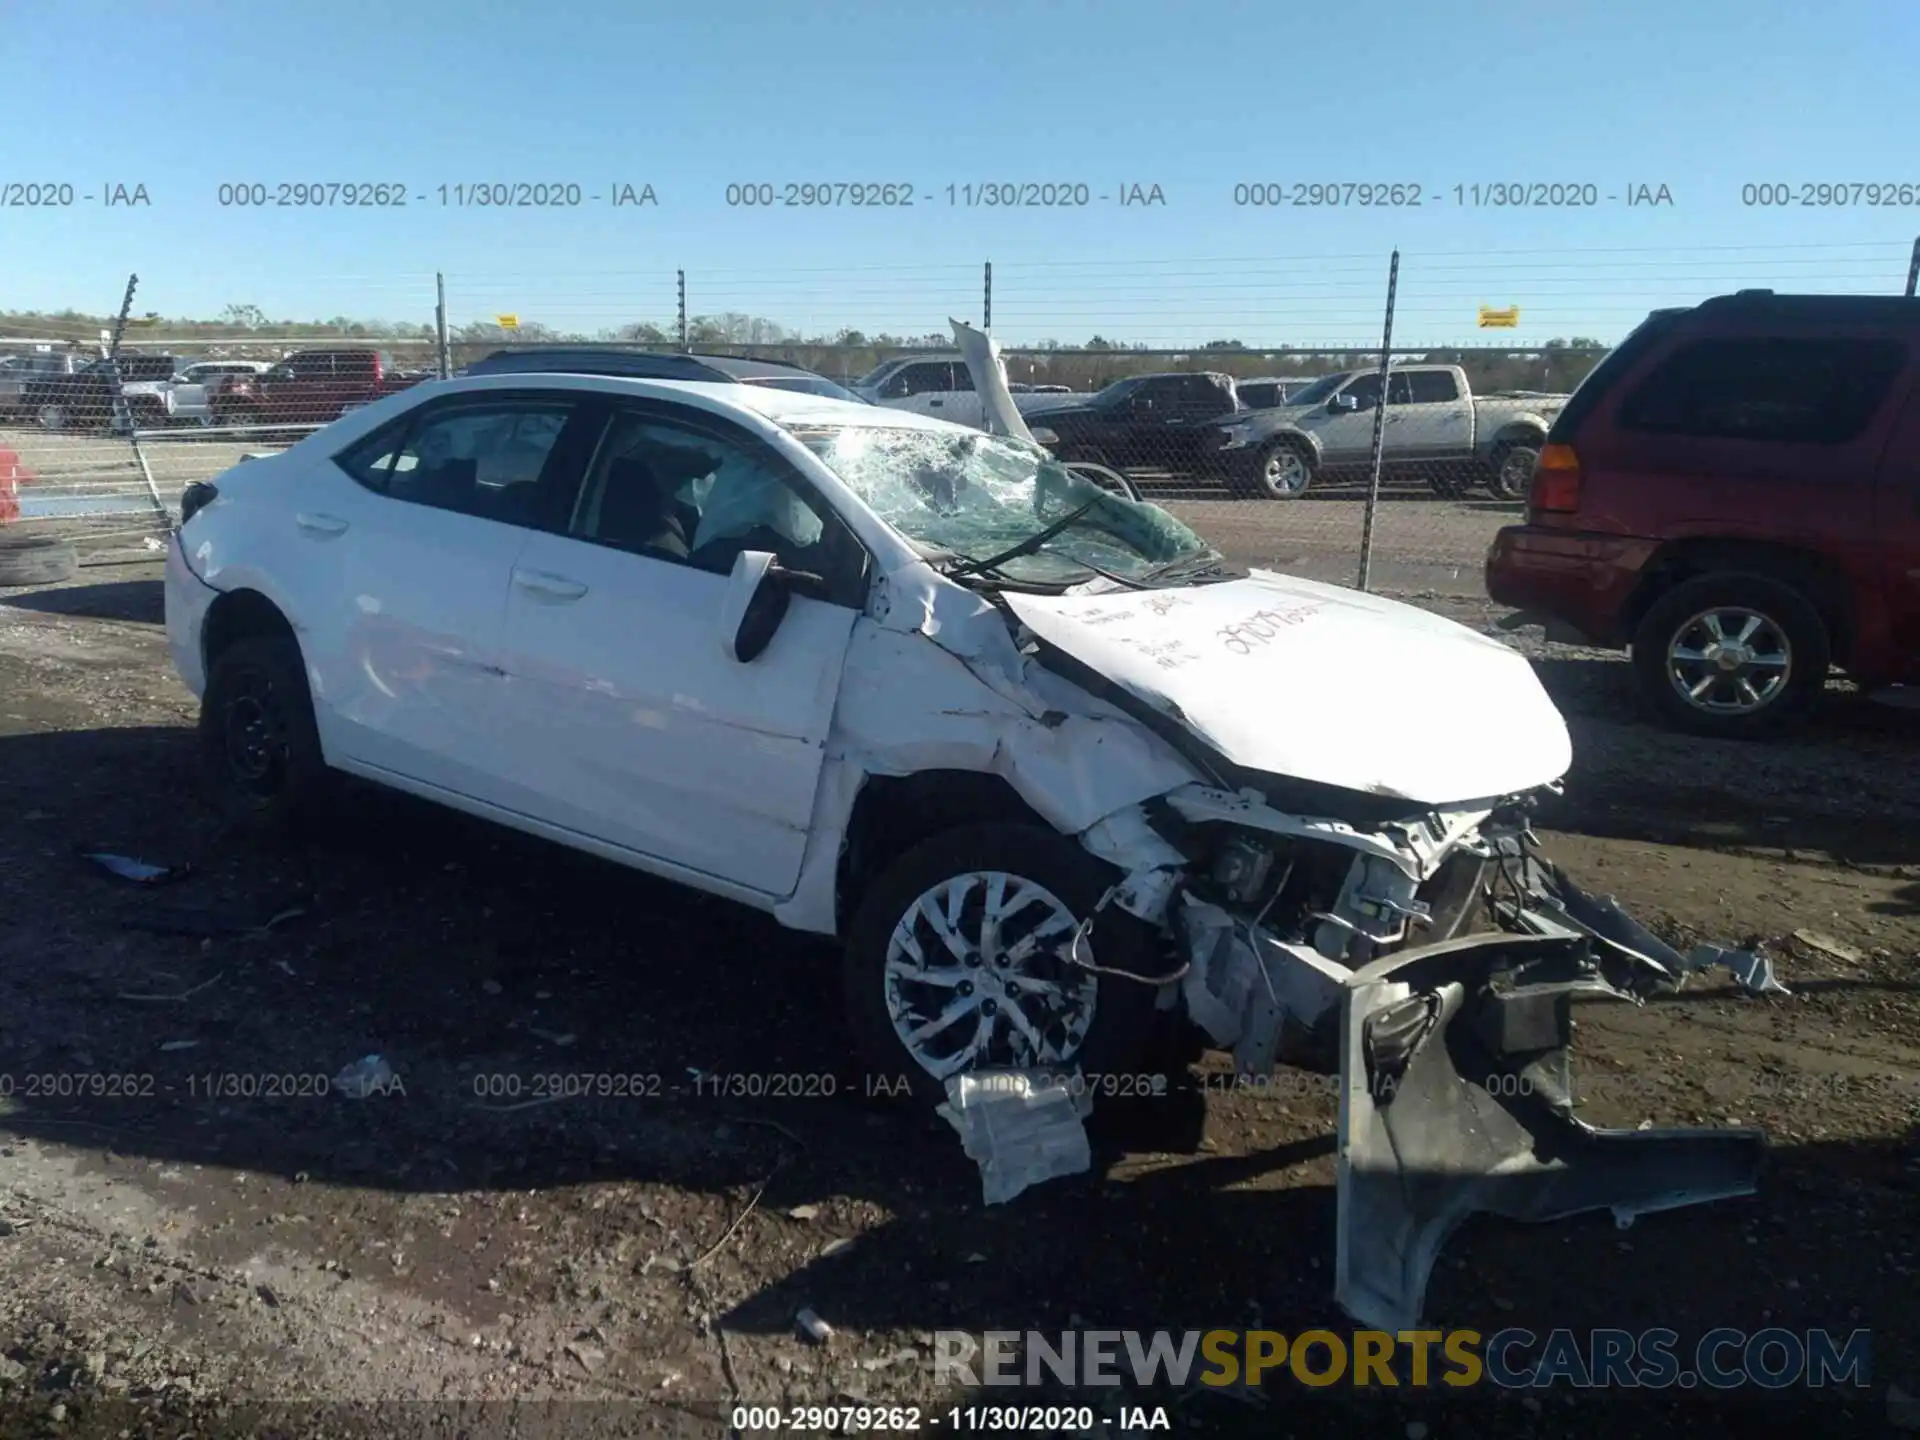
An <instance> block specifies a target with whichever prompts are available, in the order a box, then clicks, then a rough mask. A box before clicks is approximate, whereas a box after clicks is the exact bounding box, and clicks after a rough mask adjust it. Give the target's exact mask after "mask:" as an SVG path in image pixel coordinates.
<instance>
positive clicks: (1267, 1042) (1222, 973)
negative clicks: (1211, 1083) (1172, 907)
mask: <svg viewBox="0 0 1920 1440" xmlns="http://www.w3.org/2000/svg"><path fill="white" fill-rule="evenodd" d="M1179 920H1180V925H1181V928H1182V930H1183V932H1184V939H1185V946H1184V948H1185V950H1186V953H1187V955H1188V957H1189V968H1188V970H1187V973H1186V974H1185V975H1184V976H1183V977H1182V979H1181V988H1180V993H1181V998H1182V999H1183V1000H1184V1001H1185V1002H1186V1007H1187V1015H1188V1017H1189V1018H1190V1019H1192V1020H1193V1021H1194V1023H1195V1024H1197V1025H1199V1026H1200V1028H1201V1029H1202V1030H1204V1031H1206V1033H1207V1036H1208V1038H1209V1039H1211V1040H1212V1041H1213V1043H1214V1044H1215V1045H1218V1046H1219V1047H1220V1048H1221V1049H1223V1050H1228V1051H1231V1052H1232V1054H1233V1060H1234V1068H1235V1070H1236V1071H1238V1072H1239V1073H1241V1074H1243V1075H1262V1076H1264V1075H1270V1074H1272V1073H1273V1068H1274V1066H1275V1065H1276V1064H1278V1063H1279V1061H1280V1059H1281V1046H1282V1044H1283V1042H1284V1041H1285V1040H1286V1039H1287V1038H1288V1037H1289V1036H1290V1035H1291V1036H1298V1037H1303V1038H1305V1037H1311V1036H1312V1035H1314V1034H1315V1033H1316V1032H1318V1031H1320V1030H1322V1029H1323V1028H1324V1026H1325V1024H1326V1023H1327V1022H1328V1021H1329V1020H1330V1019H1331V1018H1332V1017H1333V1015H1334V1014H1335V1011H1336V1007H1337V1006H1338V1004H1339V1002H1340V999H1341V997H1342V994H1343V991H1344V986H1345V984H1346V981H1347V977H1348V974H1349V972H1348V970H1347V968H1346V967H1345V966H1344V965H1341V964H1340V963H1338V962H1337V961H1332V960H1327V959H1325V958H1324V957H1322V956H1320V955H1317V954H1315V953H1314V952H1313V951H1312V950H1310V949H1308V948H1307V947H1305V946H1303V945H1291V944H1287V943H1285V942H1283V941H1280V940H1276V939H1274V938H1273V937H1272V936H1270V935H1268V934H1266V933H1265V932H1263V931H1261V930H1259V929H1257V928H1256V927H1254V926H1252V925H1249V924H1248V923H1247V922H1245V921H1243V920H1239V919H1236V918H1235V917H1234V916H1232V915H1230V914H1228V913H1227V912H1226V911H1225V910H1223V909H1221V908H1220V907H1219V906H1217V905H1213V904H1209V903H1207V902H1206V901H1203V900H1196V899H1194V898H1193V897H1192V896H1190V895H1189V896H1185V897H1183V899H1182V903H1181V906H1180V910H1179ZM1288 1058H1289V1059H1298V1060H1305V1059H1306V1058H1307V1056H1306V1055H1305V1054H1293V1055H1289V1056H1288Z"/></svg>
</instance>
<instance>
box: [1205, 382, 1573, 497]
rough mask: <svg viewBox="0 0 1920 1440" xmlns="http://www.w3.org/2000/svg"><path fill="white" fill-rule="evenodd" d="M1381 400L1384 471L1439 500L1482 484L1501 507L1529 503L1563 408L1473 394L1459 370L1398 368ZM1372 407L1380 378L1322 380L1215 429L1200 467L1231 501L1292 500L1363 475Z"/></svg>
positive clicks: (1533, 397) (1512, 396)
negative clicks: (1550, 430) (1415, 480)
mask: <svg viewBox="0 0 1920 1440" xmlns="http://www.w3.org/2000/svg"><path fill="white" fill-rule="evenodd" d="M1386 400H1387V404H1386V416H1385V425H1384V427H1383V429H1382V431H1381V464H1382V468H1383V469H1384V470H1386V471H1389V472H1395V473H1398V474H1406V473H1407V472H1409V471H1412V472H1415V473H1417V474H1418V475H1419V476H1420V478H1422V479H1424V480H1426V481H1427V482H1428V483H1429V484H1430V485H1431V486H1432V487H1433V489H1434V490H1435V491H1437V492H1438V493H1440V494H1442V495H1458V494H1460V493H1462V492H1463V491H1465V490H1466V489H1467V488H1468V487H1469V486H1471V485H1473V484H1476V483H1484V484H1486V486H1487V487H1488V488H1489V489H1490V490H1492V492H1493V493H1494V494H1495V495H1496V496H1498V497H1499V498H1501V499H1504V500H1517V499H1521V498H1523V497H1524V496H1525V495H1526V493H1527V486H1528V484H1529V483H1530V482H1531V480H1532V477H1533V465H1534V461H1535V460H1536V459H1538V458H1539V453H1540V447H1541V446H1542V445H1543V444H1545V443H1546V438H1547V427H1548V426H1550V425H1551V424H1552V423H1553V419H1554V417H1555V416H1556V415H1558V414H1559V413H1560V411H1561V410H1562V409H1563V408H1564V407H1565V405H1566V403H1567V397H1566V396H1564V395H1540V394H1534V393H1519V392H1507V391H1503V392H1495V393H1492V394H1487V395H1475V394H1473V393H1472V391H1471V389H1470V388H1469V387H1468V384H1467V376H1466V372H1465V371H1463V370H1462V369H1461V368H1460V367H1459V366H1458V365H1397V366H1395V367H1393V368H1392V369H1391V370H1389V371H1388V372H1387V386H1386ZM1379 403H1380V372H1379V371H1378V370H1343V371H1341V372H1340V373H1339V374H1336V375H1323V376H1321V377H1320V379H1318V380H1316V381H1314V383H1313V384H1311V385H1309V386H1308V387H1307V388H1306V389H1304V390H1302V391H1300V392H1298V393H1297V394H1295V395H1294V396H1293V397H1292V398H1291V399H1290V400H1289V401H1288V402H1287V403H1286V404H1285V405H1282V406H1279V407H1277V408H1275V409H1271V410H1260V411H1256V412H1254V413H1253V414H1250V415H1236V416H1234V417H1233V418H1232V419H1230V420H1229V421H1227V422H1226V423H1225V424H1223V425H1221V426H1219V427H1218V429H1217V430H1216V431H1215V433H1214V436H1213V442H1212V444H1211V446H1210V447H1209V448H1208V450H1207V452H1206V468H1207V469H1208V470H1209V471H1211V472H1213V473H1215V474H1218V475H1220V476H1221V477H1222V478H1223V479H1225V481H1226V483H1227V485H1228V487H1229V488H1230V489H1232V490H1233V491H1234V492H1235V493H1236V494H1240V495H1245V496H1248V497H1251V498H1259V497H1265V498H1268V499H1272V500H1291V499H1293V498H1294V497H1295V496H1297V495H1303V494H1305V493H1306V491H1307V490H1308V489H1309V488H1310V487H1311V486H1312V485H1313V483H1314V481H1315V480H1316V479H1318V478H1319V477H1321V476H1323V475H1328V474H1338V473H1340V472H1348V473H1353V472H1360V471H1364V470H1365V469H1366V467H1367V466H1368V464H1369V462H1370V460H1371V457H1372V447H1373V426H1374V418H1375V417H1374V411H1375V410H1376V409H1377V408H1378V406H1379Z"/></svg>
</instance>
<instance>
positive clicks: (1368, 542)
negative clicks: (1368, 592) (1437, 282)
mask: <svg viewBox="0 0 1920 1440" xmlns="http://www.w3.org/2000/svg"><path fill="white" fill-rule="evenodd" d="M1399 283H1400V252H1399V251H1398V250H1395V251H1394V252H1393V259H1392V260H1390V261H1389V262H1388V264H1387V319H1386V324H1385V326H1384V328H1383V329H1382V330H1381V332H1380V398H1379V399H1377V400H1376V401H1374V403H1373V453H1372V463H1371V466H1370V467H1369V473H1368V476H1367V516H1366V520H1365V521H1364V522H1363V523H1362V525H1361V527H1360V588H1361V589H1362V590H1365V589H1367V588H1368V587H1369V586H1370V585H1371V583H1372V581H1373V521H1374V516H1375V514H1376V513H1377V512H1378V511H1379V509H1380V456H1381V452H1382V450H1383V449H1385V439H1386V427H1387V371H1388V369H1389V368H1390V367H1391V366H1392V364H1393V296H1394V291H1395V290H1396V289H1397V288H1398V286H1399Z"/></svg>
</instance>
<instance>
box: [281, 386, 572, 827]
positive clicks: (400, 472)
mask: <svg viewBox="0 0 1920 1440" xmlns="http://www.w3.org/2000/svg"><path fill="white" fill-rule="evenodd" d="M578 410H579V407H578V406H577V405H576V404H575V402H574V400H573V399H572V398H571V397H570V396H568V395H566V394H564V393H560V392H554V391H547V392H526V393H520V392H507V393H504V394H503V393H500V392H489V393H487V394H485V395H482V396H460V397H454V398H451V399H447V400H442V401H437V402H434V403H431V404H428V405H423V406H421V407H419V408H418V409H416V410H414V411H412V412H410V413H409V415H407V416H406V417H403V418H402V419H399V420H396V421H395V422H394V423H393V424H391V425H389V426H387V427H385V428H384V429H382V430H380V431H378V432H377V433H375V434H374V435H373V436H371V437H368V438H367V439H365V440H364V441H362V442H360V443H358V444H356V445H355V446H353V447H352V448H351V449H350V450H348V451H347V452H345V453H344V454H342V455H341V456H339V457H337V458H336V459H335V460H334V461H332V462H330V464H329V465H326V466H323V467H321V468H320V469H319V470H317V471H315V472H310V473H308V474H304V475H301V476H298V477H296V478H295V480H294V482H293V485H292V487H291V492H292V493H291V494H290V495H289V502H290V503H289V505H288V507H287V511H288V513H287V522H286V523H287V525H288V526H289V527H290V529H291V530H292V532H293V533H292V537H291V544H292V545H293V546H294V547H295V548H294V564H293V565H291V566H289V567H288V569H289V572H290V573H292V574H295V575H297V576H298V577H299V579H298V581H297V582H296V586H295V588H296V589H297V590H298V591H299V592H300V593H301V594H302V595H303V596H304V597H306V599H305V602H304V603H302V604H300V605H299V606H298V607H297V608H298V609H299V610H300V611H301V612H302V616H301V618H302V620H303V621H304V624H305V628H306V629H307V631H308V632H309V633H310V635H311V639H310V641H309V644H308V650H309V655H308V661H309V664H310V666H311V667H312V669H313V671H314V673H315V677H316V680H317V683H316V684H315V685H314V700H315V706H314V709H315V716H316V719H317V721H318V723H319V727H320V735H321V743H322V745H323V746H324V747H325V751H326V754H327V757H328V759H329V761H332V762H335V763H341V762H345V768H348V769H355V770H359V771H362V772H363V773H370V774H373V775H374V776H376V778H382V779H389V780H395V779H397V780H400V781H403V782H411V784H412V785H413V786H414V787H416V788H424V789H426V790H429V791H433V792H441V793H443V794H446V795H451V796H463V797H466V798H469V799H473V800H479V801H482V802H484V803H489V804H498V803H499V801H500V794H501V789H502V786H503V784H504V780H505V777H506V775H508V774H509V773H511V772H513V771H515V770H516V769H517V768H518V765H519V759H518V757H517V756H514V755H513V754H511V753H510V752H508V751H507V750H506V749H504V748H503V747H502V746H501V744H500V740H499V733H498V725H499V715H500V700H501V695H500V690H501V677H502V675H503V673H504V671H503V668H502V666H501V664H500V630H501V621H502V617H503V614H504V612H505V609H506V600H507V587H508V585H509V583H510V580H511V577H512V574H513V567H514V562H515V560H516V558H517V557H518V556H519V554H520V552H521V550H522V549H523V547H524V546H525V545H526V543H527V541H528V538H529V536H530V535H531V534H532V527H534V526H535V525H538V524H541V523H543V520H545V517H547V516H549V515H550V513H553V512H550V511H549V510H547V509H543V503H542V502H543V499H544V498H545V497H550V496H552V495H554V494H556V493H561V492H564V491H566V490H568V489H570V488H571V486H572V483H573V481H574V480H575V478H576V477H577V475H578V472H579V470H580V468H581V466H582V464H583V463H584V462H583V456H582V454H581V452H580V450H579V446H578V444H577V443H576V442H575V441H574V440H573V439H572V437H571V436H570V435H569V432H568V425H569V422H570V421H571V420H573V418H574V417H575V416H576V414H577V413H578ZM563 438H564V439H565V443H563ZM560 503H564V500H562V501H561V502H560ZM546 523H551V522H550V521H547V522H546Z"/></svg>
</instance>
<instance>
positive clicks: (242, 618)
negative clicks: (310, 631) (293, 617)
mask: <svg viewBox="0 0 1920 1440" xmlns="http://www.w3.org/2000/svg"><path fill="white" fill-rule="evenodd" d="M256 636H284V637H285V638H286V639H288V640H291V641H293V643H294V644H295V645H296V646H297V645H298V644H299V643H300V637H299V635H298V634H297V633H296V632H295V631H294V628H293V622H292V621H290V620H288V619H287V617H286V614H285V612H284V611H282V610H281V609H280V607H279V606H278V605H276V604H274V603H273V601H272V600H270V599H268V598H267V597H266V596H265V595H264V594H262V593H261V592H260V591H258V590H252V589H247V588H244V587H243V588H241V589H237V590H228V591H226V592H225V593H223V594H222V595H221V596H220V598H219V599H218V600H215V601H214V602H213V604H212V605H210V606H208V607H207V616H206V619H205V620H203V621H202V622H201V625H200V663H201V666H202V667H203V669H202V673H205V674H210V673H211V672H212V670H213V663H214V661H215V660H217V659H218V658H219V656H220V655H221V653H222V652H223V651H225V650H226V649H228V648H229V647H230V646H232V645H233V644H234V642H235V641H238V640H245V639H251V638H253V637H256Z"/></svg>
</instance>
